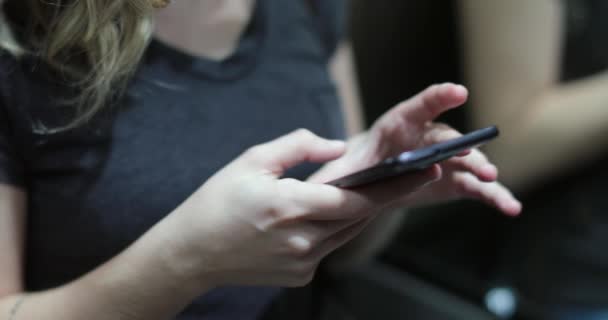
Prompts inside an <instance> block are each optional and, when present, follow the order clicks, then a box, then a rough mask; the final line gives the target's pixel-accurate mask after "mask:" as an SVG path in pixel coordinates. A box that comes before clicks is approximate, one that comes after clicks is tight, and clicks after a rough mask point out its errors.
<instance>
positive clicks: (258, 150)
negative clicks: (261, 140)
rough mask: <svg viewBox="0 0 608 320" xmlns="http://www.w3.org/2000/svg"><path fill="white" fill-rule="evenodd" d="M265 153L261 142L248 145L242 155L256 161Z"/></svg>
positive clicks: (264, 147)
mask: <svg viewBox="0 0 608 320" xmlns="http://www.w3.org/2000/svg"><path fill="white" fill-rule="evenodd" d="M265 153H266V146H265V145H263V144H258V145H255V146H252V147H249V148H248V149H247V150H245V153H244V154H243V155H244V156H245V157H246V158H247V159H249V160H253V161H256V160H260V159H262V157H263V156H264V154H265Z"/></svg>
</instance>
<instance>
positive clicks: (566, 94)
mask: <svg viewBox="0 0 608 320" xmlns="http://www.w3.org/2000/svg"><path fill="white" fill-rule="evenodd" d="M606 88H608V73H603V74H600V75H597V76H593V77H589V78H586V79H584V80H580V81H576V82H572V83H568V84H564V85H559V86H555V87H553V88H549V89H547V90H546V92H545V93H544V94H542V95H540V96H539V97H537V98H536V99H534V100H532V101H530V102H529V103H528V105H527V107H528V108H526V109H527V110H528V111H527V112H526V113H523V114H521V115H518V116H517V117H513V118H511V119H509V120H506V121H505V120H501V119H491V120H489V121H492V120H496V122H497V123H498V124H499V125H500V127H501V129H502V131H503V135H502V137H501V139H498V140H497V141H495V142H493V143H492V144H490V145H488V149H487V152H488V153H489V156H490V158H491V159H492V160H493V161H494V162H496V164H497V165H498V167H499V168H500V170H501V177H502V180H503V181H504V182H505V183H506V184H508V185H511V186H513V187H515V188H518V189H521V188H527V187H530V186H533V185H535V184H537V183H540V182H541V181H543V180H544V179H545V178H547V177H550V176H555V175H559V174H562V173H563V172H565V171H567V170H571V169H574V168H575V166H577V164H578V163H580V162H579V161H585V160H589V159H592V158H594V157H596V156H598V155H599V154H600V153H602V152H603V151H604V150H605V149H606V147H608V142H606V140H605V139H604V137H605V136H606V134H608V108H607V107H606V102H608V90H606ZM485 103H492V102H490V101H486V102H485ZM496 103H500V102H497V101H494V102H493V104H494V105H495V107H497V108H498V107H500V105H496ZM504 107H505V108H506V107H507V106H504ZM479 125H481V123H480V124H479ZM590 141H593V143H590Z"/></svg>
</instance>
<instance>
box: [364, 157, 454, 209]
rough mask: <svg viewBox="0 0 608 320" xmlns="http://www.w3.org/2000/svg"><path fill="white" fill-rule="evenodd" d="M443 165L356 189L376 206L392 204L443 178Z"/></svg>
mask: <svg viewBox="0 0 608 320" xmlns="http://www.w3.org/2000/svg"><path fill="white" fill-rule="evenodd" d="M441 174H442V173H441V167H440V166H439V165H436V164H435V165H433V166H431V167H430V168H427V169H425V170H423V171H419V172H412V173H406V174H404V175H401V176H398V177H394V178H390V179H387V180H383V181H380V182H376V183H373V184H371V185H369V186H364V187H362V188H358V189H356V190H355V191H356V192H359V193H361V194H363V195H365V196H366V197H367V198H368V199H369V200H370V201H371V202H373V203H375V204H376V206H380V207H382V206H390V205H391V204H392V203H393V202H394V201H396V200H399V199H402V198H403V197H404V196H406V195H408V194H411V193H414V192H416V191H417V190H419V189H421V188H423V187H426V186H427V185H429V184H431V183H433V182H436V181H438V180H440V179H441Z"/></svg>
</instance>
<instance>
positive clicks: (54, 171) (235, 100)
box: [0, 0, 344, 319]
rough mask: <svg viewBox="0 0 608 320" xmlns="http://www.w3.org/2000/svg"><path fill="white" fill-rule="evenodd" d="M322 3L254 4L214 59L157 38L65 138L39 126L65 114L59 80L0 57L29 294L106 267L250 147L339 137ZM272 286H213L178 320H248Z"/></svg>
mask: <svg viewBox="0 0 608 320" xmlns="http://www.w3.org/2000/svg"><path fill="white" fill-rule="evenodd" d="M317 3H318V4H317V5H316V7H315V9H314V10H311V7H310V6H309V4H307V3H306V2H305V1H283V0H259V1H258V3H257V5H256V9H255V13H254V15H253V18H252V22H251V23H250V24H249V26H248V28H247V30H246V32H245V33H244V35H243V36H242V39H241V42H240V44H239V46H238V49H237V50H236V52H235V53H234V54H233V55H231V56H230V57H228V58H227V59H225V60H223V61H220V62H214V61H211V60H206V59H201V58H196V57H192V56H189V55H187V54H184V53H183V52H180V51H178V50H175V49H173V48H171V47H169V46H167V45H164V44H162V43H161V42H159V41H153V42H152V43H151V45H150V47H149V48H148V51H147V53H146V56H145V61H144V63H143V64H142V65H141V67H140V69H139V71H138V72H137V74H136V76H135V78H134V79H133V81H132V85H131V86H130V88H129V90H128V92H127V94H126V97H125V98H124V99H122V100H121V102H120V103H119V104H118V107H117V108H114V109H112V110H110V111H106V112H103V113H102V114H100V115H98V116H97V117H96V118H95V119H94V121H93V122H91V123H89V124H87V125H86V126H84V127H81V128H78V129H76V130H72V131H68V132H60V133H53V132H52V131H50V130H49V129H48V128H52V127H53V126H56V125H58V124H62V123H65V121H66V120H67V119H68V117H67V116H68V115H69V114H70V113H71V112H66V110H65V109H60V108H57V107H56V106H55V105H56V103H55V101H57V97H63V96H66V94H67V89H66V87H65V86H64V85H62V81H61V78H59V77H56V76H53V75H52V73H51V72H49V71H48V70H47V68H46V66H45V65H44V64H43V63H40V62H37V61H34V60H33V59H28V58H25V59H22V60H18V61H17V60H15V59H14V58H13V57H11V56H10V55H8V54H6V53H3V54H1V55H0V76H1V81H0V182H2V183H8V184H13V185H18V186H21V187H23V188H25V189H26V190H27V192H28V195H29V201H28V219H27V221H28V223H27V231H26V232H27V233H26V235H27V248H26V272H25V282H26V288H27V289H28V290H43V289H47V288H52V287H56V286H59V285H62V284H65V283H66V282H69V281H71V280H74V279H75V278H77V277H79V276H81V275H83V274H84V273H86V272H88V271H91V270H92V269H94V268H95V267H96V266H98V265H100V264H102V263H103V262H105V261H107V260H108V259H110V258H112V257H113V256H115V255H116V254H118V253H119V252H120V251H121V250H123V249H124V248H126V247H127V246H128V245H129V244H131V243H132V242H133V241H135V240H136V239H137V238H138V237H140V236H141V235H142V234H143V233H144V232H145V231H146V230H148V229H149V228H150V227H151V226H152V225H154V224H155V223H156V222H158V221H159V220H160V219H162V218H163V217H164V216H165V215H166V214H168V213H169V212H171V211H172V210H173V209H174V208H175V207H177V206H178V205H179V204H180V203H181V202H182V201H184V200H185V199H186V198H187V197H188V196H189V195H190V194H192V193H193V192H194V191H195V190H196V189H197V188H199V186H200V185H201V184H203V183H204V182H205V180H206V179H208V178H209V177H210V176H211V175H213V174H214V173H215V172H216V171H218V170H219V169H220V168H221V167H222V166H224V165H225V164H227V163H228V162H229V161H231V160H232V159H234V158H235V157H237V156H238V155H239V154H240V153H241V152H242V151H244V150H245V149H246V148H248V147H250V146H252V145H255V144H258V143H261V142H265V141H268V140H271V139H274V138H276V137H278V136H280V135H283V134H285V133H288V132H290V131H292V130H294V129H296V128H308V129H310V130H312V131H313V132H315V133H317V134H319V135H321V136H324V137H329V138H340V137H343V134H344V128H343V122H342V116H341V113H340V108H339V102H338V99H337V96H336V92H335V88H334V86H333V84H332V82H331V81H330V78H329V75H328V72H327V68H326V67H327V66H326V64H327V62H328V58H329V56H330V55H331V53H332V51H333V49H334V47H335V45H336V43H337V41H338V39H339V36H340V28H339V26H340V25H341V21H340V20H341V16H342V14H343V13H342V10H341V9H342V8H341V1H338V0H332V1H319V2H317ZM315 168H316V167H315V166H312V165H305V166H301V167H298V168H296V169H294V170H292V171H291V172H290V175H291V176H294V177H297V178H305V177H306V176H307V175H309V174H310V173H311V172H312V171H313V170H314V169H315ZM176 236H179V235H176ZM160 249H162V248H160ZM279 291H280V289H278V288H259V287H246V288H245V287H230V288H218V289H216V290H214V291H212V292H210V293H208V294H207V295H205V296H202V297H200V298H199V299H197V300H196V301H194V302H193V304H192V305H191V306H189V307H188V308H187V310H186V311H185V312H184V313H183V314H182V315H180V317H179V319H203V318H204V319H255V318H257V317H258V316H259V315H260V314H261V313H262V312H263V310H264V309H265V308H266V306H267V305H268V304H269V303H270V302H271V301H272V300H273V299H274V297H275V296H276V295H277V294H278V293H279Z"/></svg>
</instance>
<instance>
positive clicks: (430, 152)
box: [327, 126, 499, 188]
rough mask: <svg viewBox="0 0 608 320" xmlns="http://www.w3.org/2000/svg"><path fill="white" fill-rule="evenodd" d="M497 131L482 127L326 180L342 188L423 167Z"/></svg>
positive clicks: (372, 181) (486, 140)
mask: <svg viewBox="0 0 608 320" xmlns="http://www.w3.org/2000/svg"><path fill="white" fill-rule="evenodd" d="M498 133H499V132H498V128H496V126H491V127H487V128H483V129H479V130H476V131H473V132H470V133H467V134H465V135H463V136H461V137H458V138H455V139H452V140H448V141H443V142H440V143H436V144H433V145H430V146H426V147H423V148H420V149H415V150H410V151H406V152H403V153H401V154H400V155H398V156H396V157H392V158H388V159H385V160H384V161H382V162H380V163H379V164H377V165H375V166H373V167H370V168H367V169H363V170H361V171H358V172H355V173H352V174H349V175H347V176H345V177H342V178H339V179H336V180H333V181H330V182H327V184H330V185H334V186H336V187H340V188H354V187H359V186H362V185H366V184H370V183H374V182H379V181H380V180H383V179H387V178H392V177H396V176H399V175H403V174H406V173H409V172H415V171H419V170H424V169H426V168H428V167H430V166H431V165H433V164H435V163H438V162H441V161H443V160H446V159H448V158H451V157H453V156H455V155H457V154H459V153H461V152H463V151H465V150H467V149H471V148H475V147H477V146H480V145H482V144H484V143H486V142H488V141H489V140H492V139H494V138H496V137H497V136H498Z"/></svg>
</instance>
